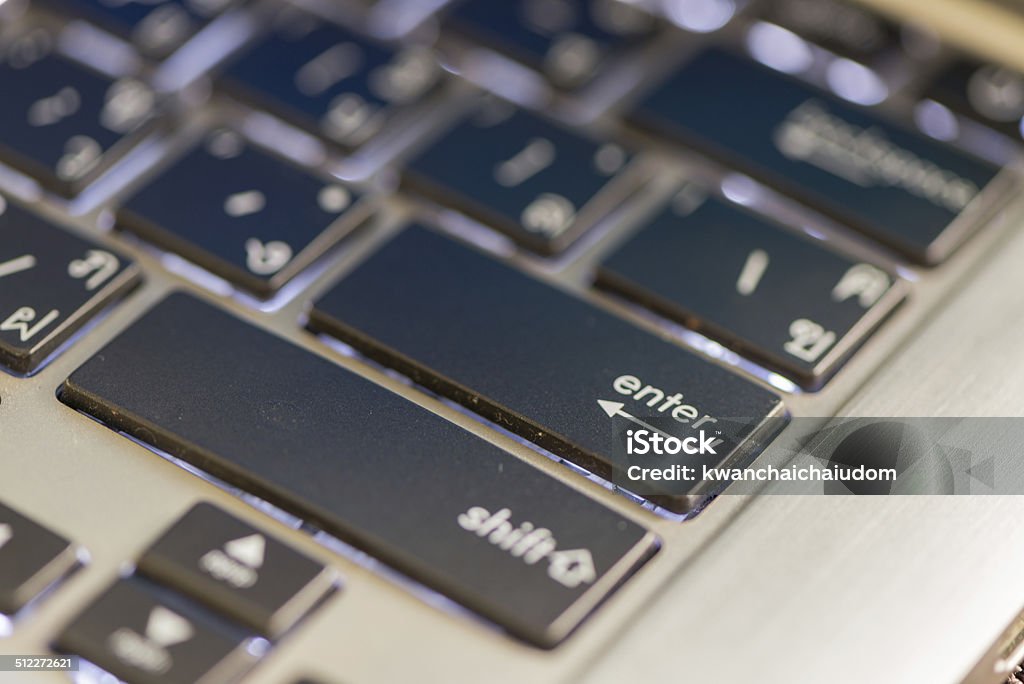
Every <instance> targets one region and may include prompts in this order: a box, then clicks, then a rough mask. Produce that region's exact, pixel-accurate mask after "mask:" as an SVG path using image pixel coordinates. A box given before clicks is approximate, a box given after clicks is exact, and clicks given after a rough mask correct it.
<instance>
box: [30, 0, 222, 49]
mask: <svg viewBox="0 0 1024 684" xmlns="http://www.w3.org/2000/svg"><path fill="white" fill-rule="evenodd" d="M45 1H46V2H47V3H49V4H51V5H54V6H55V7H56V8H58V9H60V10H61V11H64V12H69V13H73V14H76V15H78V16H81V17H83V18H85V19H88V20H89V21H92V22H94V23H96V24H97V25H99V26H101V27H103V28H105V29H107V30H108V31H110V32H112V33H114V34H116V35H118V36H120V37H122V38H125V39H127V40H130V41H131V42H132V43H134V44H135V46H136V47H137V48H138V49H139V51H140V52H142V53H143V54H146V55H148V56H151V57H164V56H166V55H168V54H170V53H171V52H173V51H174V50H176V49H177V48H178V47H180V46H181V45H182V44H183V43H185V42H186V41H187V40H188V39H189V38H191V37H192V36H193V35H195V34H196V33H198V32H199V30H200V29H202V28H203V27H204V26H206V25H207V24H208V23H210V21H211V20H212V19H213V18H214V17H216V16H217V15H218V14H220V13H221V12H223V11H224V10H225V9H227V8H228V7H229V6H230V5H232V4H235V0H142V1H139V0H45Z"/></svg>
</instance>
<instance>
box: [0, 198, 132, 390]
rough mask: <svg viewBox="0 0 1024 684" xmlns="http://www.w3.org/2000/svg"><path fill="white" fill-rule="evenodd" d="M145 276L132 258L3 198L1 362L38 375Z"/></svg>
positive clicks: (0, 220)
mask: <svg viewBox="0 0 1024 684" xmlns="http://www.w3.org/2000/svg"><path fill="white" fill-rule="evenodd" d="M138 273H139V272H138V269H137V268H136V266H135V264H133V263H132V262H131V261H130V260H128V259H126V258H125V257H124V256H121V255H119V254H115V253H114V252H111V251H110V250H108V249H106V248H105V247H102V246H100V245H98V244H96V243H94V242H90V241H88V240H83V239H81V238H79V237H76V236H74V235H72V234H70V233H68V232H66V231H64V230H62V229H60V228H57V227H56V226H54V225H52V224H50V223H48V222H47V221H44V220H43V219H41V218H39V217H37V216H35V215H33V214H30V213H28V212H27V211H25V210H24V209H21V208H19V207H16V206H14V205H12V204H8V203H6V202H5V201H4V199H3V198H2V197H0V363H2V364H4V365H6V366H7V367H8V368H10V369H11V370H13V371H15V372H17V373H28V372H30V371H32V370H34V369H35V368H36V367H37V366H38V365H39V364H40V363H41V362H42V361H43V360H44V359H45V358H46V357H47V355H49V354H50V353H51V352H52V351H53V350H54V349H56V348H57V347H58V346H59V345H60V344H61V343H62V342H64V341H65V340H67V339H68V337H70V336H71V334H72V333H73V332H75V331H76V330H77V329H78V328H80V327H81V326H82V325H83V324H84V323H85V322H87V321H88V320H89V319H90V318H91V317H92V316H94V315H95V314H96V313H97V312H99V311H100V309H102V308H103V306H104V305H106V304H107V303H108V302H110V301H112V300H113V299H115V298H116V297H117V296H119V295H121V294H123V293H124V292H126V291H127V290H128V289H129V288H130V287H132V286H133V285H134V284H135V283H136V282H138V277H139V275H138Z"/></svg>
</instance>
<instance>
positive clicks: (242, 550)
mask: <svg viewBox="0 0 1024 684" xmlns="http://www.w3.org/2000/svg"><path fill="white" fill-rule="evenodd" d="M139 570H140V572H142V573H144V574H146V575H149V576H150V577H152V578H154V579H155V580H157V581H158V582H160V583H162V584H165V585H167V586H170V587H173V588H175V589H177V590H179V591H181V592H182V593H183V594H188V595H189V596H191V597H192V598H194V599H196V600H197V601H199V602H201V603H205V604H207V605H209V606H211V607H213V608H215V609H216V610H217V611H218V612H220V613H222V614H224V615H227V616H229V617H231V618H232V619H234V620H236V621H237V622H239V623H242V624H244V625H246V626H247V627H249V628H251V629H254V630H256V631H257V632H259V633H260V634H264V635H266V636H269V637H275V638H276V637H277V636H279V635H280V634H281V633H283V632H284V631H285V630H287V629H288V628H289V627H291V626H292V625H293V624H295V622H296V621H298V620H299V619H300V618H302V617H303V616H304V615H305V614H306V613H307V612H308V611H309V610H310V609H311V608H312V607H313V606H314V605H315V604H316V603H317V602H319V601H320V600H321V599H323V598H324V596H325V595H326V594H327V592H328V591H329V590H330V589H331V587H332V585H333V583H334V581H335V578H336V573H335V572H334V571H333V570H330V569H328V568H327V567H325V566H324V565H323V564H322V563H320V562H318V561H315V560H313V559H312V558H310V557H308V556H306V555H305V554H303V553H299V552H298V551H296V550H295V549H293V548H291V547H290V546H287V545H285V544H284V543H282V542H281V541H279V540H278V539H277V538H275V537H273V536H271V535H269V534H267V533H266V532H264V531H263V530H259V529H256V528H255V527H253V526H252V525H249V524H248V523H246V522H243V521H242V520H239V519H238V518H236V517H234V516H232V515H230V514H228V513H226V512H225V511H223V510H221V509H219V508H217V507H215V506H213V505H212V504H208V503H200V504H197V505H195V506H193V507H192V508H191V509H190V510H189V511H188V512H187V513H185V515H184V516H182V518H181V519H180V520H178V521H177V522H175V523H174V525H173V526H171V528H170V529H168V530H167V531H165V532H164V533H163V535H161V537H160V538H159V539H157V540H156V541H155V542H153V544H152V546H150V547H149V548H148V549H146V552H145V553H143V555H142V558H140V559H139Z"/></svg>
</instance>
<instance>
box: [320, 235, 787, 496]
mask: <svg viewBox="0 0 1024 684" xmlns="http://www.w3.org/2000/svg"><path fill="white" fill-rule="evenodd" d="M309 325H310V327H311V329H313V330H314V331H317V332H322V333H327V334H330V335H333V336H335V337H337V338H339V339H341V340H343V341H344V342H346V343H348V344H350V345H352V346H354V347H356V348H357V349H359V350H360V351H361V352H362V353H364V354H366V355H367V356H369V357H371V358H373V359H374V360H376V361H378V362H380V363H383V364H385V365H387V366H390V367H392V368H394V369H396V370H398V371H400V372H402V373H404V374H405V375H408V376H409V377H410V378H412V379H413V380H414V381H415V382H417V383H419V384H420V385H423V386H425V387H427V388H429V389H431V390H433V391H435V392H438V393H440V394H442V395H444V396H446V397H448V398H450V399H452V400H454V401H456V402H458V403H460V404H462V405H464V406H466V407H467V408H469V409H470V410H472V411H475V412H476V413H478V414H480V415H481V416H483V417H485V418H487V419H489V420H491V421H493V422H495V423H497V424H498V425H500V426H501V427H503V428H505V429H507V430H510V431H512V432H514V433H516V434H518V435H519V436H521V437H523V438H525V439H528V440H530V441H532V442H534V443H535V444H537V445H539V446H541V447H543V448H544V449H547V450H548V451H550V452H552V453H554V454H556V455H558V456H560V457H562V458H565V459H566V460H569V461H572V462H574V463H576V464H578V465H580V466H582V467H583V468H586V469H587V470H589V471H591V472H593V473H595V474H597V475H599V476H601V477H603V478H605V479H608V480H611V481H612V482H613V483H614V484H616V485H618V486H619V487H621V488H622V489H625V490H627V491H630V492H633V493H635V494H638V495H640V496H644V497H646V498H648V499H649V500H651V501H654V502H655V503H657V504H659V505H661V506H663V507H665V508H667V509H669V510H671V511H673V512H677V513H686V512H689V511H691V510H693V509H695V508H699V507H700V506H701V505H703V504H704V503H705V502H706V501H707V500H708V499H709V498H710V497H711V496H713V495H714V494H716V493H717V492H718V491H720V490H721V489H722V487H723V486H724V485H725V484H726V483H725V482H721V481H705V480H704V479H703V478H702V477H700V473H701V472H702V468H701V466H703V465H707V466H711V467H716V466H728V467H730V468H734V467H743V466H745V465H747V464H748V463H749V462H750V461H752V460H753V458H754V456H755V455H756V454H757V453H758V452H759V450H760V449H761V447H763V446H764V445H765V444H766V443H767V441H768V440H769V439H770V438H771V437H773V436H774V434H776V433H777V431H778V430H779V429H781V427H782V423H783V420H781V419H780V416H782V415H784V409H783V406H782V402H781V400H780V399H779V398H778V397H777V396H775V395H774V394H773V393H771V392H769V391H768V390H766V389H763V388H761V387H759V386H757V385H755V384H753V383H751V382H749V381H747V380H744V379H743V378H740V377H738V376H736V375H733V374H732V373H730V372H729V371H727V370H725V369H723V368H720V367H718V366H715V365H714V364H712V363H710V362H708V361H705V360H703V359H701V358H699V357H697V356H695V355H694V354H691V353H689V352H687V351H685V350H684V349H682V348H680V347H678V346H676V345H674V344H671V343H669V342H667V341H664V340H661V339H659V338H658V337H656V336H654V335H652V334H650V333H647V332H645V331H643V330H641V329H639V328H637V327H634V326H633V325H630V324H629V323H627V322H626V321H624V320H621V319H619V318H617V317H615V316H614V315H612V314H610V313H608V312H606V311H604V310H603V309H599V308H597V307H594V306H592V305H590V304H588V303H587V302H584V301H582V300H580V299H578V298H576V297H573V296H571V295H569V294H567V293H564V292H562V291H560V290H557V289H555V288H552V287H551V286H549V285H546V284H544V283H541V282H539V281H537V280H534V279H532V278H530V277H528V276H526V275H524V274H522V273H520V272H518V271H516V270H514V269H512V268H509V267H507V266H505V265H503V264H500V263H498V262H497V261H495V260H493V259H490V258H488V257H487V256H485V255H483V254H480V253H478V252H476V251H475V250H473V249H471V248H468V247H464V246H461V245H459V244H458V243H456V242H454V241H452V240H449V239H447V238H445V237H442V236H440V235H438V234H435V233H432V232H430V231H428V230H426V229H424V228H421V227H411V228H408V229H406V230H405V231H404V232H403V233H401V234H400V235H398V236H397V237H396V238H395V239H394V240H392V241H391V242H390V243H389V244H387V245H385V246H384V247H383V248H382V249H381V250H380V251H378V252H377V253H376V254H374V255H373V256H372V257H371V258H370V259H369V260H368V261H366V262H365V263H363V264H362V265H361V266H360V267H359V268H357V269H356V270H355V271H354V272H353V273H351V274H349V275H348V277H346V278H345V279H344V280H342V281H341V282H340V283H339V284H338V285H336V286H335V287H334V289H333V290H331V291H330V292H328V293H327V294H326V295H325V296H323V297H322V298H321V299H320V300H319V301H318V302H317V303H316V305H315V307H314V310H313V312H312V314H311V316H310V323H309ZM633 437H635V438H636V439H632V438H633ZM640 442H645V443H649V448H652V447H653V446H654V444H656V443H659V444H660V445H661V446H663V447H668V448H667V451H666V450H664V449H662V450H661V451H659V453H653V452H650V451H649V452H647V453H630V451H629V449H628V447H629V446H639V445H640ZM640 450H642V446H641V447H640ZM634 466H635V467H634ZM676 466H679V467H682V466H686V467H688V468H690V469H691V470H690V471H688V472H689V473H690V477H689V478H682V477H681V472H682V471H681V470H679V469H678V468H676ZM655 470H657V471H661V472H659V473H655V472H653V471H655ZM665 474H669V475H673V477H671V478H665V477H663V475H665ZM695 474H696V475H695ZM653 478H657V479H653Z"/></svg>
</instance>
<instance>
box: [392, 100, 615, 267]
mask: <svg viewBox="0 0 1024 684" xmlns="http://www.w3.org/2000/svg"><path fill="white" fill-rule="evenodd" d="M629 160H630V154H629V153H628V152H627V151H626V150H624V149H623V148H622V147H620V146H619V145H617V144H615V143H611V142H600V141H597V140H593V139H591V138H587V137H584V136H582V135H579V134H577V133H574V132H572V131H570V130H568V129H567V128H563V127H562V126H560V125H557V124H554V123H552V122H550V121H548V120H546V119H543V118H541V117H539V116H537V115H535V114H531V113H529V112H526V111H524V110H520V109H515V108H513V107H512V106H511V105H507V104H504V103H498V102H497V101H493V102H490V103H488V104H487V105H486V106H484V108H482V109H481V110H479V111H478V112H477V113H476V114H475V115H473V116H470V117H468V118H466V119H464V120H462V121H461V122H460V123H458V124H457V125H456V126H455V127H454V128H452V129H451V130H450V131H449V132H448V133H446V134H445V135H444V136H442V137H441V138H440V139H439V140H437V141H435V142H434V143H433V144H431V145H430V146H429V147H428V148H427V149H426V150H425V151H423V152H422V153H421V154H420V155H419V156H417V157H416V158H415V159H413V160H412V161H411V162H410V163H409V176H408V180H409V182H410V184H411V185H412V186H413V187H415V188H417V189H419V190H420V191H422V192H426V193H428V194H434V195H436V196H438V197H439V198H440V199H441V201H442V202H445V203H447V204H450V205H452V206H454V207H456V208H457V209H460V210H462V211H465V212H466V213H467V214H470V215H472V216H473V217H475V218H477V219H479V220H480V221H482V222H484V223H487V224H489V225H491V226H493V227H495V228H498V229H499V230H501V231H503V232H505V233H507V234H508V235H509V236H511V237H512V238H513V239H515V240H516V241H517V242H519V243H521V244H522V245H524V246H525V247H528V248H529V249H532V250H534V251H536V252H540V253H542V254H553V253H556V252H559V251H561V250H563V249H565V248H566V247H567V246H568V245H569V244H571V243H572V242H573V241H574V240H575V239H576V238H578V237H579V236H580V235H581V234H582V233H584V232H586V230H587V229H588V228H590V227H591V226H592V225H593V224H594V223H595V222H596V221H597V220H598V219H600V218H602V217H603V216H604V215H605V213H606V210H607V209H608V208H609V207H608V205H609V204H613V203H614V202H615V201H616V200H621V199H622V198H623V196H624V194H625V193H624V191H623V190H622V189H621V187H619V186H621V185H622V182H620V183H617V184H616V183H615V181H616V180H619V175H618V174H619V172H620V171H621V170H622V169H623V168H625V166H626V165H627V163H628V162H629ZM613 195H614V197H613Z"/></svg>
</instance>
